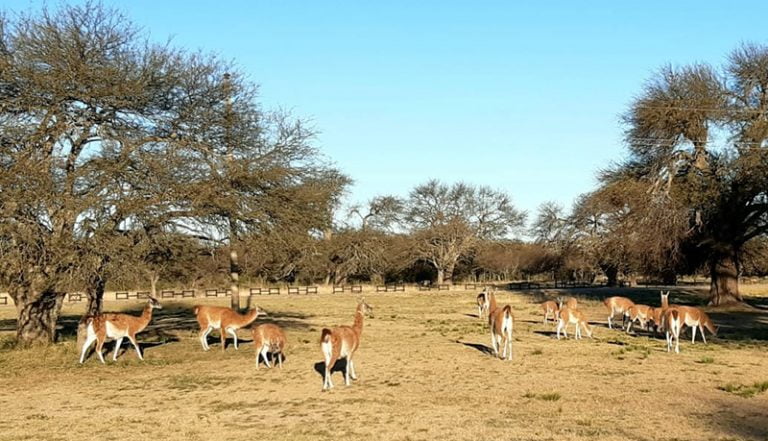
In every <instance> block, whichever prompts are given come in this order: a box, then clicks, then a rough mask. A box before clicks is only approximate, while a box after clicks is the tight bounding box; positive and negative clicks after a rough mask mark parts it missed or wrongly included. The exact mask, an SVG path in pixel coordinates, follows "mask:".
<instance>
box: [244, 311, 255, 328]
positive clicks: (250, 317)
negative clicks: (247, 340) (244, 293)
mask: <svg viewBox="0 0 768 441" xmlns="http://www.w3.org/2000/svg"><path fill="white" fill-rule="evenodd" d="M258 316H259V310H258V309H252V310H250V311H248V312H247V313H246V314H245V315H243V316H242V317H243V320H244V322H243V326H248V325H250V324H251V323H253V322H254V320H256V318H257V317H258Z"/></svg>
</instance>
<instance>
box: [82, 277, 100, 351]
mask: <svg viewBox="0 0 768 441" xmlns="http://www.w3.org/2000/svg"><path fill="white" fill-rule="evenodd" d="M106 285H107V281H106V280H105V279H104V278H103V277H101V276H97V275H94V276H93V277H91V279H90V280H88V284H87V285H86V287H85V294H86V296H87V297H88V304H87V305H86V307H85V312H84V313H83V317H82V318H81V319H80V322H78V324H77V352H78V354H79V353H80V350H81V349H82V348H83V343H84V342H85V337H86V323H87V319H88V317H92V316H94V315H98V314H101V312H102V309H103V308H104V289H105V287H106Z"/></svg>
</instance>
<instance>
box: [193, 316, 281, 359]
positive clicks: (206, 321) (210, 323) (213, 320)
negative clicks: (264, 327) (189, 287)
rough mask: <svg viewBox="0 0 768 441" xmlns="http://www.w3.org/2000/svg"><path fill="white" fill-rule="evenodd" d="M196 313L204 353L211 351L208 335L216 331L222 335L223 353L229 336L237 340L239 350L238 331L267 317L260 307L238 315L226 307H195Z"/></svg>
mask: <svg viewBox="0 0 768 441" xmlns="http://www.w3.org/2000/svg"><path fill="white" fill-rule="evenodd" d="M194 311H195V316H196V317H197V323H198V324H200V344H202V345H203V350H204V351H207V350H209V349H211V347H210V346H209V345H208V334H210V333H211V331H213V330H214V329H218V330H219V334H221V350H222V351H223V350H225V349H226V347H225V346H226V342H227V334H229V335H231V336H232V337H233V338H234V339H235V349H237V348H238V346H237V330H238V329H240V328H243V327H245V326H248V325H250V324H251V323H253V321H254V320H256V318H257V317H258V316H259V315H267V313H266V312H264V311H263V310H262V309H261V308H259V307H258V306H257V307H256V308H254V309H251V310H250V311H248V312H247V313H245V314H238V313H237V312H235V311H233V310H232V309H231V308H227V307H226V306H209V305H195V307H194Z"/></svg>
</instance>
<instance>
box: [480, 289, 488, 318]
mask: <svg viewBox="0 0 768 441" xmlns="http://www.w3.org/2000/svg"><path fill="white" fill-rule="evenodd" d="M488 306H489V303H488V287H485V288H483V291H482V292H480V294H478V295H477V317H478V318H480V319H482V318H483V317H484V316H485V315H486V314H488Z"/></svg>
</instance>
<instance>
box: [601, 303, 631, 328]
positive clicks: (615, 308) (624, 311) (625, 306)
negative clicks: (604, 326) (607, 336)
mask: <svg viewBox="0 0 768 441" xmlns="http://www.w3.org/2000/svg"><path fill="white" fill-rule="evenodd" d="M603 304H605V307H606V308H608V310H609V311H611V314H610V315H609V316H608V329H613V315H614V314H615V313H617V312H618V313H620V314H621V327H622V328H623V327H624V326H625V325H626V323H625V322H626V318H627V315H628V311H629V308H630V307H631V306H632V305H634V304H635V302H633V301H632V300H629V299H628V298H626V297H618V296H617V297H608V298H607V299H605V300H603Z"/></svg>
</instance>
